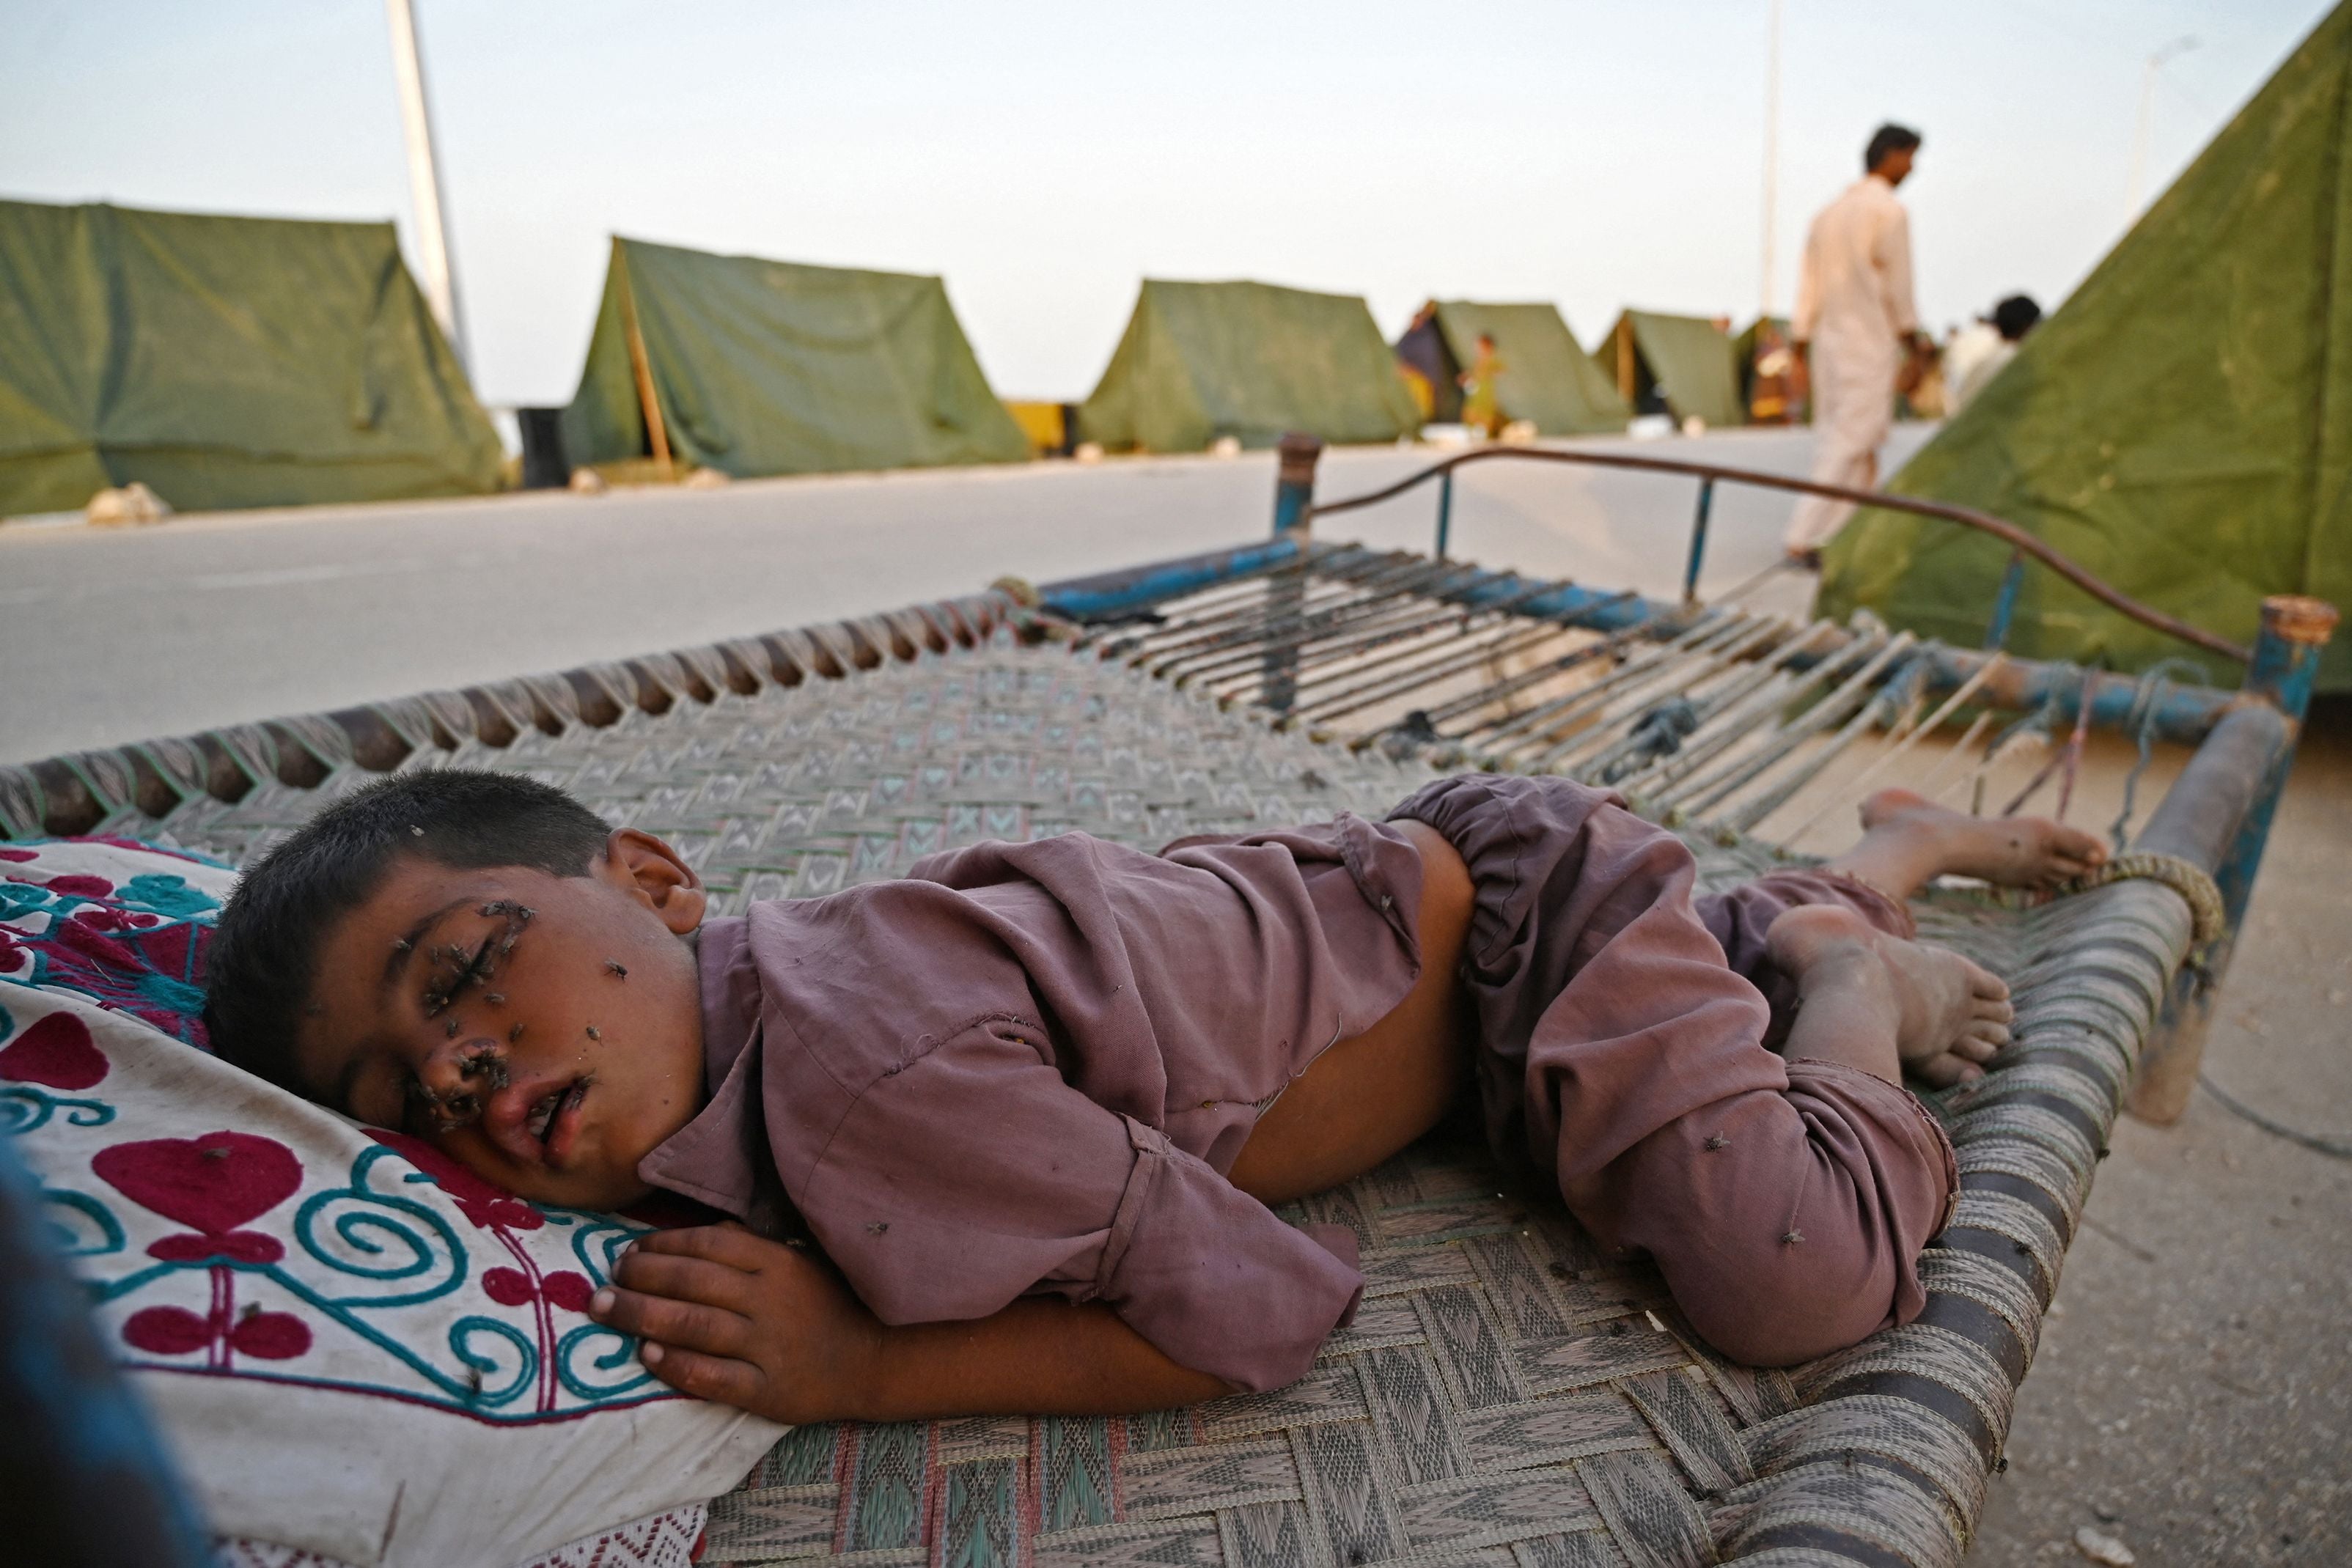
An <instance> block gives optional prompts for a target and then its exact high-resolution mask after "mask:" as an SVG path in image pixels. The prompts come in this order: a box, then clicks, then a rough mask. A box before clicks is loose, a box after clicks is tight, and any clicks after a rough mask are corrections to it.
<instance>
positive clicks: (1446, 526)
mask: <svg viewBox="0 0 2352 1568" xmlns="http://www.w3.org/2000/svg"><path fill="white" fill-rule="evenodd" d="M1453 531H1454V470H1453V469H1451V468H1448V469H1447V470H1446V471H1445V472H1444V473H1443V474H1440V475H1439V476H1437V550H1436V555H1437V559H1439V560H1444V559H1445V541H1446V538H1447V537H1448V536H1449V535H1451V534H1452V533H1453Z"/></svg>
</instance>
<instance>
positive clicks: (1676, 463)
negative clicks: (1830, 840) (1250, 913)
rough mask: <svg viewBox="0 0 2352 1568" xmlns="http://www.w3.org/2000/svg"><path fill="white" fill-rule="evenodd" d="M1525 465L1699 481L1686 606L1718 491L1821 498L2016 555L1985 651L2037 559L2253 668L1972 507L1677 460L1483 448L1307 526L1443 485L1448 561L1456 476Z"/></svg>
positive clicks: (2133, 613)
mask: <svg viewBox="0 0 2352 1568" xmlns="http://www.w3.org/2000/svg"><path fill="white" fill-rule="evenodd" d="M1506 459H1507V460H1512V461H1517V462H1523V463H1569V464H1575V465H1580V466H1584V467H1590V468H1624V469H1632V470H1634V471H1636V472H1641V473H1649V474H1675V475H1681V476H1686V477H1689V478H1694V479H1696V480H1697V481H1699V487H1698V502H1697V506H1696V509H1695V510H1694V512H1693V515H1692V517H1691V542H1690V552H1689V557H1688V561H1687V564H1686V565H1685V568H1684V570H1683V600H1684V602H1685V603H1696V602H1697V600H1698V574H1699V568H1700V566H1701V565H1702V563H1703V562H1704V561H1705V559H1706V534H1707V517H1708V513H1709V512H1710V511H1711V510H1712V509H1713V507H1714V505H1715V487H1716V486H1717V484H1732V485H1753V486H1758V487H1759V488H1761V489H1767V490H1786V491H1789V492H1791V493H1792V494H1795V495H1800V496H1822V497H1828V498H1829V499H1831V500H1833V501H1849V502H1852V503H1853V504H1854V505H1855V506H1859V507H1881V508H1884V509H1885V510H1888V511H1895V512H1909V513H1912V514H1914V515H1916V516H1918V517H1939V518H1941V519H1943V520H1944V521H1946V522H1949V523H1958V524H1959V525H1961V526H1962V527H1963V528H1974V529H1976V530H1977V531H1978V532H1979V533H1984V534H1990V535H1991V536H1992V537H1993V538H1997V539H2000V540H2001V541H2002V542H2004V543H2006V544H2007V545H2009V547H2010V559H2009V569H2008V570H2007V571H2005V572H2004V573H2003V574H2002V576H2001V584H2000V591H1999V592H1998V593H1997V595H1996V596H1995V600H1994V604H1993V612H1992V616H1991V619H1990V622H1989V624H1988V625H1987V628H1986V635H1985V646H1987V647H1988V648H1997V647H2000V645H2002V644H2003V643H2006V642H2007V641H2008V636H2009V627H2010V622H2011V620H2012V619H2013V618H2014V617H2015V614H2016V611H2017V600H2018V594H2019V592H2020V591H2021V589H2022V587H2023V585H2024V579H2025V562H2026V561H2027V560H2028V559H2032V560H2036V561H2039V562H2041V563H2042V565H2043V566H2045V567H2048V568H2049V569H2050V570H2052V571H2053V572H2055V573H2057V574H2058V576H2060V577H2061V578H2063V579H2064V580H2066V581H2067V582H2069V583H2071V584H2073V585H2074V587H2075V588H2077V589H2080V590H2081V591H2083V592H2084V593H2086V594H2088V595H2090V596H2091V597H2092V598H2093V599H2095V600H2097V601H2099V602H2100V603H2102V604H2104V605H2105V606H2106V607H2107V608H2108V609H2110V610H2113V611H2115V612H2117V613H2118V614H2121V615H2126V616H2128V617H2130V618H2131V619H2132V620H2134V621H2137V622H2139V623H2140V624H2141V625H2143V626H2146V627H2148V628H2150V629H2151V630H2154V631H2157V632H2163V633H2164V634H2165V635H2166V636H2168V637H2175V638H2178V639H2179V640H2180V641H2181V642H2183V643H2189V645H2190V646H2192V647H2197V648H2202V649H2204V650H2205V651H2206V652H2207V653H2219V654H2220V655H2221V656H2222V657H2223V658H2225V659H2232V660H2235V661H2236V662H2238V663H2239V664H2248V663H2251V662H2252V659H2253V656H2254V651H2253V650H2252V648H2250V647H2247V646H2246V645H2245V644H2243V643H2233V642H2231V641H2230V639H2228V638H2227V637H2223V636H2221V635H2219V634H2218V633H2215V632H2208V631H2206V630H2205V629H2204V628H2202V627H2200V626H2192V625H2190V624H2189V622H2186V621H2182V620H2180V619H2179V618H2178V617H2176V616H2171V615H2167V614H2166V613H2165V612H2163V611H2161V610H2158V609H2155V608H2153V607H2152V606H2149V605H2146V604H2142V603H2141V602H2140V601H2138V600H2137V599H2134V598H2132V597H2131V596H2130V595H2129V594H2127V593H2124V592H2122V591H2119V590H2116V589H2115V588H2111V587H2109V586H2108V585H2107V584H2106V583H2105V582H2102V581H2100V580H2099V579H2098V578H2097V577H2095V576H2094V575H2093V574H2092V573H2091V572H2090V570H2088V569H2087V568H2085V567H2084V566H2083V565H2082V564H2081V563H2080V562H2078V561H2076V560H2074V559H2073V558H2071V557H2069V556H2067V555H2066V554H2064V553H2063V551H2060V550H2057V549H2053V548H2052V547H2051V546H2049V545H2047V544H2045V543H2043V542H2042V540H2040V539H2038V538H2034V537H2033V536H2032V534H2029V533H2027V532H2026V531H2025V530H2024V529H2023V528H2019V527H2018V526H2017V525H2016V524H2015V523H2012V522H2009V521H2007V520H2006V519H2004V518H2000V517H1994V516H1992V515H1991V514H1990V513H1989V512H1979V511H1978V510H1977V509H1976V508H1974V507H1956V506H1953V505H1951V504H1950V503H1949V502H1945V501H1927V500H1921V499H1919V498H1918V497H1913V496H1895V495H1890V494H1888V493H1886V492H1885V491H1883V490H1854V489H1849V488H1847V487H1846V486H1843V485H1823V484H1820V483H1818V482H1816V481H1814V480H1811V479H1790V478H1785V477H1783V476H1780V475H1778V474H1762V473H1759V472H1757V471H1756V470H1754V469H1750V468H1728V467H1725V466H1724V465H1721V464H1717V463H1693V462H1689V461H1686V460H1685V459H1682V458H1678V457H1649V456H1643V455H1637V454H1634V453H1630V452H1589V451H1582V450H1578V451H1563V450H1560V449H1559V448H1556V447H1549V446H1484V447H1477V448H1474V449H1473V450H1471V451H1468V452H1464V453H1460V454H1457V455H1454V456H1452V457H1448V458H1445V459H1444V460H1442V461H1440V462H1437V463H1433V464H1431V465H1429V466H1428V467H1426V468H1423V469H1422V470H1421V471H1420V472H1419V473H1417V474H1409V475H1407V476H1405V477H1403V478H1402V479H1400V480H1398V481H1397V482H1396V483H1395V484H1393V485H1386V486H1381V488H1380V489H1377V490H1370V491H1367V492H1365V493H1364V494H1363V495H1360V496H1349V497H1345V498H1343V499H1341V500H1337V501H1317V502H1313V503H1312V504H1311V505H1309V506H1308V507H1307V508H1306V510H1305V513H1304V517H1303V520H1308V521H1311V520H1312V519H1313V518H1316V517H1334V516H1337V515H1338V514H1339V513H1342V512H1352V511H1356V510H1359V509H1360V508H1362V507H1372V506H1378V505H1379V504H1380V503H1381V502H1382V501H1387V500H1391V499H1393V498H1394V497H1398V496H1402V495H1403V494H1404V493H1405V492H1406V491H1408V490H1411V489H1413V488H1415V487H1416V486H1422V485H1426V484H1428V483H1429V482H1430V481H1431V480H1433V479H1434V480H1436V481H1437V482H1438V486H1439V488H1438V497H1437V540H1436V549H1435V550H1434V552H1433V553H1434V554H1435V555H1436V556H1437V558H1438V559H1441V560H1442V559H1444V558H1445V554H1446V546H1447V544H1448V543H1449V542H1450V540H1449V537H1448V536H1449V535H1450V533H1451V531H1452V528H1453V517H1454V470H1455V469H1456V468H1460V467H1463V466H1464V465H1467V464H1472V463H1486V462H1494V461H1497V460H1506Z"/></svg>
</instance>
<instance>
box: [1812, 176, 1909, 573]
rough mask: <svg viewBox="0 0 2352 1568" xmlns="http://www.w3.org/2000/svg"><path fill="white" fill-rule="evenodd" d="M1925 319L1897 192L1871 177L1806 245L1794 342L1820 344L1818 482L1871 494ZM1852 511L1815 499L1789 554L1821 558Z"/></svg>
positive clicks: (1818, 222)
mask: <svg viewBox="0 0 2352 1568" xmlns="http://www.w3.org/2000/svg"><path fill="white" fill-rule="evenodd" d="M1918 326H1919V312H1918V308H1917V307H1916V305H1915V304H1914V303H1913V302H1912V298H1911V220H1910V218H1909V216H1908V214H1906V213H1905V212H1904V210H1903V204H1902V203H1900V202H1898V201H1896V200H1895V187H1894V186H1892V185H1890V184H1888V183H1886V182H1885V180H1884V179H1881V178H1880V177H1879V176H1878V175H1876V174H1865V175H1864V176H1863V177H1862V178H1861V179H1860V180H1858V181H1856V182H1855V183H1853V184H1852V185H1850V186H1848V187H1847V188H1846V190H1845V193H1843V195H1841V196H1839V197H1838V199H1837V200H1836V201H1834V202H1832V203H1831V204H1829V205H1828V206H1826V207H1824V208H1822V212H1821V215H1820V216H1818V217H1816V218H1815V219H1813V226H1812V229H1811V232H1810V233H1808V234H1807V235H1806V236H1805V267H1804V273H1803V276H1802V277H1801V278H1800V279H1799V280H1798V284H1797V314H1796V317H1795V319H1793V320H1791V321H1790V336H1792V337H1794V338H1795V339H1796V340H1798V341H1799V342H1801V343H1811V345H1812V349H1811V356H1810V358H1811V366H1810V368H1811V381H1812V403H1813V442H1814V444H1813V478H1814V479H1815V480H1816V481H1817V482H1818V483H1821V484H1824V485H1843V486H1848V487H1850V488H1853V489H1860V490H1866V489H1870V488H1872V487H1873V486H1875V485H1876V484H1877V483H1878V448H1879V446H1880V445H1881V444H1883V443H1884V442H1885V440H1886V434H1887V431H1888V430H1889V429H1890V428H1891V427H1892V426H1893V424H1894V423H1895V376H1896V375H1897V373H1898V372H1899V371H1901V370H1902V368H1903V360H1904V355H1905V353H1906V351H1907V346H1908V341H1909V339H1910V336H1911V334H1912V333H1913V332H1914V331H1916V329H1918ZM1852 515H1853V507H1851V506H1849V505H1847V504H1846V503H1844V502H1843V501H1832V500H1829V499H1827V498H1825V497H1819V496H1808V497H1805V498H1804V499H1803V500H1801V501H1800V502H1798V503H1797V510H1796V515H1795V516H1794V517H1791V518H1790V522H1789V535H1788V547H1789V549H1791V550H1816V549H1821V548H1822V546H1823V545H1825V544H1827V543H1829V541H1830V539H1831V538H1832V536H1834V535H1835V534H1836V533H1837V531H1838V529H1839V528H1843V527H1844V526H1845V520H1846V518H1847V517H1850V516H1852Z"/></svg>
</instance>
